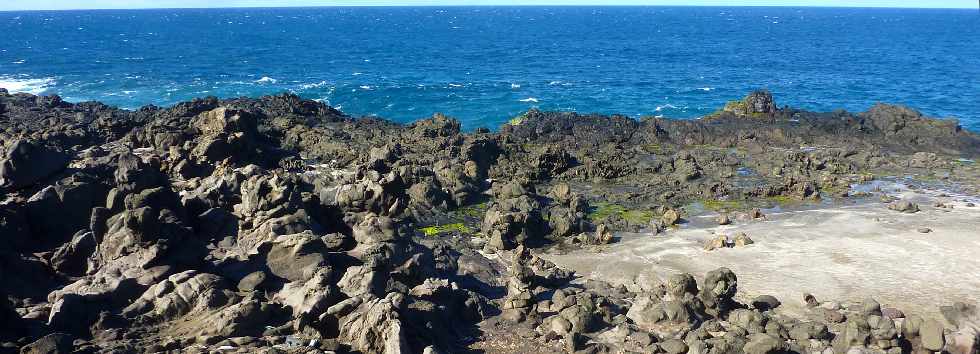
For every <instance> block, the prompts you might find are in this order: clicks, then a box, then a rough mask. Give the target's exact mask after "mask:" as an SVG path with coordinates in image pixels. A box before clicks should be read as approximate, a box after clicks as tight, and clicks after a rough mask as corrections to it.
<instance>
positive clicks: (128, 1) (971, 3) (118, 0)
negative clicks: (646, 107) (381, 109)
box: [0, 0, 977, 11]
mask: <svg viewBox="0 0 980 354" xmlns="http://www.w3.org/2000/svg"><path fill="white" fill-rule="evenodd" d="M358 5H359V6H387V5H409V6H411V5H417V6H418V5H426V6H440V5H695V6H780V5H782V6H861V7H939V8H976V7H977V0H916V1H910V0H790V1H773V0H737V1H732V0H729V1H720V0H613V1H603V0H476V1H462V0H361V1H358V0H332V1H321V0H208V1H201V0H0V11H2V10H41V9H45V10H65V9H129V8H181V7H254V6H259V7H265V6H268V7H279V6H358Z"/></svg>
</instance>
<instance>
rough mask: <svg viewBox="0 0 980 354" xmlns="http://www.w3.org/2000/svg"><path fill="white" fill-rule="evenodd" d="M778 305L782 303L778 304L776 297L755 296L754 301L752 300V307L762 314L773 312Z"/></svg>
mask: <svg viewBox="0 0 980 354" xmlns="http://www.w3.org/2000/svg"><path fill="white" fill-rule="evenodd" d="M779 305H782V303H781V302H779V299H776V297H774V296H771V295H759V296H756V297H755V299H752V307H754V308H755V309H757V310H759V311H763V312H765V311H769V310H774V309H776V308H777V307H779Z"/></svg>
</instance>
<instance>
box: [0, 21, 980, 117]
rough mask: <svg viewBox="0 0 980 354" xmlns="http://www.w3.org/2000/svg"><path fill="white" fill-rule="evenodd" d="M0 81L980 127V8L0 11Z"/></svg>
mask: <svg viewBox="0 0 980 354" xmlns="http://www.w3.org/2000/svg"><path fill="white" fill-rule="evenodd" d="M0 86H5V87H7V88H9V89H12V90H16V91H28V92H34V93H57V94H59V95H62V96H63V97H64V98H65V99H67V100H69V101H83V100H99V101H103V102H106V103H109V104H113V105H118V106H120V107H125V108H136V107H139V106H142V105H145V104H156V105H168V104H173V103H175V102H179V101H182V100H187V99H190V98H193V97H199V96H206V95H215V96H219V97H237V96H257V95H262V94H271V93H277V92H282V91H290V92H294V93H297V94H299V95H301V96H303V97H306V98H312V99H319V100H322V101H324V102H327V103H329V104H331V105H333V106H336V107H338V108H340V109H342V110H344V111H345V112H348V113H350V114H354V115H378V116H381V117H385V118H389V119H393V120H397V121H411V120H415V119H419V118H423V117H427V116H429V115H431V114H432V113H434V112H443V113H446V114H448V115H452V116H455V117H457V118H458V119H460V120H461V121H462V123H463V125H464V127H465V128H468V129H472V128H476V127H490V128H495V127H497V126H499V125H500V124H501V123H502V122H505V121H507V120H508V119H509V118H511V117H513V116H515V115H517V114H520V113H521V112H523V111H526V110H527V109H529V108H532V107H538V108H541V109H549V110H574V111H580V112H600V113H621V114H626V115H630V116H642V115H652V116H666V117H674V118H692V117H697V116H700V115H704V114H707V113H710V112H711V111H714V110H715V109H717V108H719V107H721V106H722V105H723V104H724V102H725V101H727V100H730V99H734V98H738V97H742V96H744V95H745V94H746V93H748V92H749V91H751V90H753V89H756V88H768V89H770V90H771V91H773V93H774V94H775V95H776V99H777V103H779V104H788V105H792V106H796V107H802V108H807V109H812V110H832V109H836V108H845V109H848V110H852V111H861V110H865V109H867V108H868V107H869V106H871V105H873V104H874V103H876V102H893V103H902V104H907V105H910V106H913V107H915V108H917V109H919V110H921V111H923V112H925V113H927V114H929V115H933V116H941V117H957V118H959V119H960V120H961V122H962V124H963V125H964V126H966V127H968V128H969V129H972V130H975V131H980V13H978V12H977V11H976V10H921V9H843V8H723V7H450V8H438V7H389V8H290V9H210V10H189V9H185V10H105V11H64V12H0Z"/></svg>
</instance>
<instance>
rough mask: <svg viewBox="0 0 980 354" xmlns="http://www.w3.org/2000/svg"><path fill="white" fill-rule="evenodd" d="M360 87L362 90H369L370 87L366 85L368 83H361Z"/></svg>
mask: <svg viewBox="0 0 980 354" xmlns="http://www.w3.org/2000/svg"><path fill="white" fill-rule="evenodd" d="M361 89H362V90H370V89H371V86H368V85H361Z"/></svg>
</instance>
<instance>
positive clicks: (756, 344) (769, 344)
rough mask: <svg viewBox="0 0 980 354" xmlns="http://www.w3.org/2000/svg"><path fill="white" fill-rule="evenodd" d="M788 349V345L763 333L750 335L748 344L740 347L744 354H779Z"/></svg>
mask: <svg viewBox="0 0 980 354" xmlns="http://www.w3.org/2000/svg"><path fill="white" fill-rule="evenodd" d="M788 349H789V345H787V344H786V342H784V341H783V340H782V339H780V338H779V337H775V336H772V335H769V334H765V333H756V334H753V335H750V336H749V341H748V343H745V346H744V347H742V351H743V352H744V353H745V354H779V353H785V352H787V351H788Z"/></svg>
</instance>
